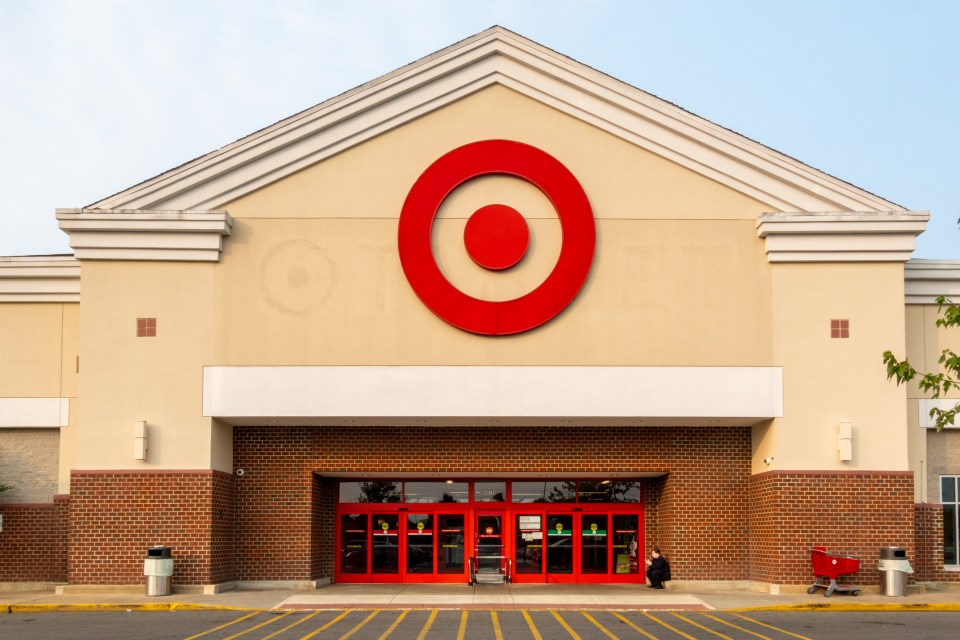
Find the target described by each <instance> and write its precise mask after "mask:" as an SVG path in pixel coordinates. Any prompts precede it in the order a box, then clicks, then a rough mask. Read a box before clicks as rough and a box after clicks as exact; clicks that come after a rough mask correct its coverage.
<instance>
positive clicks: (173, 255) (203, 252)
mask: <svg viewBox="0 0 960 640" xmlns="http://www.w3.org/2000/svg"><path fill="white" fill-rule="evenodd" d="M57 220H59V222H60V228H61V229H62V230H63V231H65V232H67V233H68V234H70V246H71V247H72V248H73V250H74V255H75V256H76V257H77V258H78V259H80V260H160V261H183V262H218V261H219V260H220V251H221V250H222V249H223V236H228V235H230V231H231V229H232V227H233V219H232V218H231V217H230V214H228V213H227V212H226V211H198V210H186V211H167V210H163V211H161V210H142V209H137V210H131V209H113V210H104V209H57Z"/></svg>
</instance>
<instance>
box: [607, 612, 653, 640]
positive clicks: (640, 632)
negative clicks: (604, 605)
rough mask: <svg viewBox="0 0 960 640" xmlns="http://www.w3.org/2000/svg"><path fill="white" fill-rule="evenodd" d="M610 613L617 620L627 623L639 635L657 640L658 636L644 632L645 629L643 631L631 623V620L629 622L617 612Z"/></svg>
mask: <svg viewBox="0 0 960 640" xmlns="http://www.w3.org/2000/svg"><path fill="white" fill-rule="evenodd" d="M610 613H612V614H613V615H614V616H616V617H617V618H620V621H621V622H625V623H627V624H628V625H630V627H632V628H633V630H634V631H636V632H637V633H639V634H641V635H644V636H646V637H648V638H650V640H657V636H655V635H652V634H650V633H649V632H647V631H644V630H643V629H641V628H640V627H638V626H637V625H635V624H634V623H632V622H630V621H629V620H627V619H626V618H624V617H623V616H622V615H620V614H619V613H617V612H616V611H611V612H610Z"/></svg>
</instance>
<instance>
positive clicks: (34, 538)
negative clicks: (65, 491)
mask: <svg viewBox="0 0 960 640" xmlns="http://www.w3.org/2000/svg"><path fill="white" fill-rule="evenodd" d="M69 504H70V497H69V496H56V497H55V498H54V501H53V503H51V504H0V514H2V515H3V531H0V582H60V583H63V582H66V581H67V523H68V513H69Z"/></svg>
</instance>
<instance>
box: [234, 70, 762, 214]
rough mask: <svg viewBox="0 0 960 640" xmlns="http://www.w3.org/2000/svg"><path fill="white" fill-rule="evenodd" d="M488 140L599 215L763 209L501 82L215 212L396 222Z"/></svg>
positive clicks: (746, 211)
mask: <svg viewBox="0 0 960 640" xmlns="http://www.w3.org/2000/svg"><path fill="white" fill-rule="evenodd" d="M491 138H504V139H510V140H518V141H521V142H525V143H527V144H531V145H534V146H536V147H539V148H540V149H543V150H544V151H546V152H547V153H549V154H551V155H553V156H554V157H555V158H557V159H558V160H560V162H562V163H564V164H565V165H566V166H567V168H568V169H570V170H571V171H572V172H573V174H574V175H575V176H576V177H577V179H578V180H579V181H580V183H581V184H582V185H583V187H584V189H585V190H586V192H587V195H588V197H589V198H590V202H591V204H592V205H593V208H594V213H595V214H596V216H597V217H598V218H664V217H667V218H705V219H712V218H738V219H742V220H751V221H752V220H755V219H756V217H757V215H759V214H760V213H762V212H764V211H769V210H770V207H769V206H764V205H763V204H762V203H759V202H757V201H756V200H753V199H751V198H748V197H746V196H744V195H742V194H739V193H737V192H735V191H733V190H731V189H729V188H727V187H724V186H722V185H720V184H718V183H716V182H713V181H711V180H709V179H707V178H704V177H702V176H699V175H698V174H695V173H694V172H692V171H690V170H688V169H685V168H683V167H680V166H679V165H676V164H674V163H672V162H669V161H667V160H664V159H663V158H661V157H659V156H656V155H655V154H653V153H650V152H648V151H645V150H643V149H641V148H639V147H637V146H635V145H632V144H630V143H628V142H626V141H624V140H621V139H619V138H617V137H615V136H612V135H610V134H608V133H605V132H603V131H600V130H599V129H596V128H595V127H592V126H590V125H588V124H585V123H583V122H582V121H580V120H577V119H576V118H573V117H571V116H568V115H566V114H562V113H560V112H558V111H556V110H554V109H551V108H549V107H546V106H544V105H543V104H541V103H538V102H536V101H534V100H532V99H530V98H527V97H525V96H522V95H520V94H518V93H515V92H513V91H511V90H509V89H507V88H505V87H502V86H493V87H489V88H487V89H484V90H482V91H480V92H478V93H476V94H474V95H472V96H469V97H467V98H464V99H463V100H460V101H458V102H456V103H453V104H451V105H449V106H447V107H444V108H442V109H439V110H437V111H434V112H432V113H430V114H429V115H427V116H424V117H422V118H419V119H418V120H415V121H413V122H411V123H408V124H406V125H404V126H402V127H399V128H397V129H394V130H392V131H390V132H387V133H385V134H383V135H381V136H378V137H377V138H375V139H373V140H371V141H368V142H365V143H363V144H361V145H359V146H357V147H355V148H352V149H350V150H349V151H347V152H345V153H342V154H340V155H338V156H335V157H333V158H330V159H328V160H326V161H324V162H322V163H320V164H318V165H316V166H313V167H310V168H308V169H305V170H303V171H301V172H299V173H297V174H295V175H293V176H290V177H288V178H285V179H284V180H281V181H279V182H277V183H275V184H273V185H271V186H269V187H266V188H264V189H261V190H259V191H257V192H255V193H252V194H250V195H247V196H244V197H243V198H241V199H238V200H236V201H234V202H230V203H225V204H224V205H223V208H225V209H227V210H228V211H229V212H230V215H232V216H233V217H234V218H262V217H269V218H291V217H294V218H316V217H335V218H372V217H373V218H396V217H397V215H398V214H399V211H400V207H401V205H402V204H403V201H404V199H405V198H406V195H407V192H408V191H409V190H410V187H411V186H412V185H413V183H414V181H415V180H416V179H417V178H418V177H419V176H420V174H421V173H422V172H423V171H424V170H425V169H426V168H427V167H428V166H429V165H430V164H431V163H432V162H434V161H435V160H436V159H437V158H439V157H440V156H441V155H443V154H445V153H446V152H448V151H450V150H452V149H454V148H456V147H458V146H460V145H463V144H466V143H468V142H474V141H477V140H484V139H491ZM487 202H489V201H487ZM506 204H510V203H506Z"/></svg>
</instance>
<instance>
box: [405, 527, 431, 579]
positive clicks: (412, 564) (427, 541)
mask: <svg viewBox="0 0 960 640" xmlns="http://www.w3.org/2000/svg"><path fill="white" fill-rule="evenodd" d="M407 573H433V515H431V514H425V513H410V514H407Z"/></svg>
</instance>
